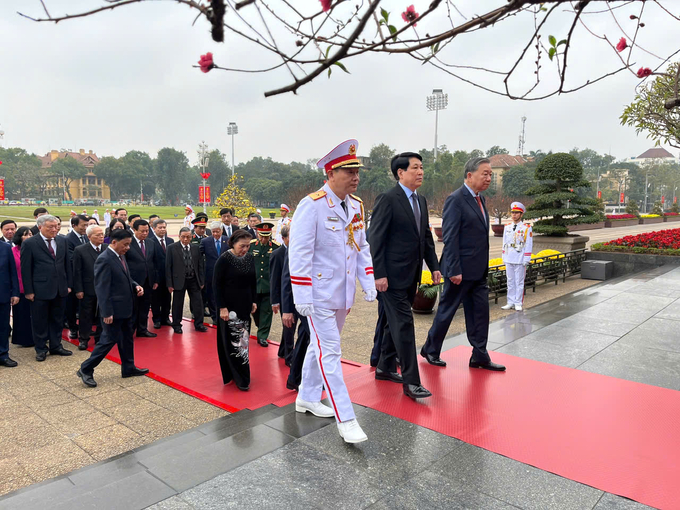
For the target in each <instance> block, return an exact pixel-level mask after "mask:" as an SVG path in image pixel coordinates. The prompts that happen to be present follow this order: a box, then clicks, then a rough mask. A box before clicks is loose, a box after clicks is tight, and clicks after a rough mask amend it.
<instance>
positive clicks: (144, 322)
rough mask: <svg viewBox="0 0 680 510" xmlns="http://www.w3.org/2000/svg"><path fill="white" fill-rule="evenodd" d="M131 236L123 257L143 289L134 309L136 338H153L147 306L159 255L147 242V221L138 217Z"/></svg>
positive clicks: (154, 335) (156, 280)
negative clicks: (149, 326)
mask: <svg viewBox="0 0 680 510" xmlns="http://www.w3.org/2000/svg"><path fill="white" fill-rule="evenodd" d="M132 229H133V237H132V241H131V242H130V250H129V251H128V252H127V255H126V256H125V258H126V259H127V262H128V265H129V266H130V276H131V277H132V279H133V280H134V281H136V282H139V285H140V286H141V287H142V289H144V293H143V294H142V295H141V296H138V297H137V303H136V307H135V310H136V312H137V317H136V319H135V327H136V328H137V333H136V334H137V338H140V337H147V338H154V337H156V336H157V335H156V333H152V332H151V331H149V328H148V322H149V307H150V306H151V292H152V291H153V290H155V289H157V288H158V266H159V264H160V262H159V259H160V256H159V254H158V253H157V252H156V250H155V248H156V246H155V245H154V243H152V242H148V241H147V238H148V237H149V222H148V221H146V220H143V219H141V218H138V219H136V220H135V221H134V223H133V224H132Z"/></svg>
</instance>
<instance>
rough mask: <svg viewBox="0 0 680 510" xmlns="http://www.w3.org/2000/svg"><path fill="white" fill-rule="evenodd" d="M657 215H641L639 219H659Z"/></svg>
mask: <svg viewBox="0 0 680 510" xmlns="http://www.w3.org/2000/svg"><path fill="white" fill-rule="evenodd" d="M660 217H661V216H660V215H659V214H641V215H640V218H660Z"/></svg>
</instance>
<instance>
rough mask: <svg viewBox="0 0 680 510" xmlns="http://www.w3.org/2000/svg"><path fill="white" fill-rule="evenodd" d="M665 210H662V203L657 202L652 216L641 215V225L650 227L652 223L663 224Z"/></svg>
mask: <svg viewBox="0 0 680 510" xmlns="http://www.w3.org/2000/svg"><path fill="white" fill-rule="evenodd" d="M663 220H664V217H663V209H661V202H655V203H654V207H652V212H651V213H650V214H641V215H640V225H649V224H651V223H663Z"/></svg>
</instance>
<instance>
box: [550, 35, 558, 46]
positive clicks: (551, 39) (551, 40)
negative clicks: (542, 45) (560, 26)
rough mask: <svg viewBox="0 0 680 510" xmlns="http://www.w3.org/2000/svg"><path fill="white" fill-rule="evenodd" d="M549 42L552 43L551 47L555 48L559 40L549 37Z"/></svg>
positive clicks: (552, 36)
mask: <svg viewBox="0 0 680 510" xmlns="http://www.w3.org/2000/svg"><path fill="white" fill-rule="evenodd" d="M548 41H550V46H555V45H556V44H557V39H555V36H554V35H551V36H549V37H548Z"/></svg>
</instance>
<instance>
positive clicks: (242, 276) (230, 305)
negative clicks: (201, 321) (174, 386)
mask: <svg viewBox="0 0 680 510" xmlns="http://www.w3.org/2000/svg"><path fill="white" fill-rule="evenodd" d="M251 239H252V236H251V235H250V234H249V233H248V232H247V231H246V230H237V231H236V232H234V233H233V234H232V236H231V237H230V238H229V247H230V249H229V250H228V251H225V252H224V253H222V255H220V258H219V259H217V262H216V263H215V270H214V274H213V289H214V293H215V305H216V307H217V310H218V312H219V315H220V320H219V321H217V355H218V357H219V359H220V368H221V369H222V380H223V381H224V384H228V383H229V382H231V381H232V380H233V381H234V383H235V384H236V387H237V388H238V389H239V390H243V391H246V390H247V389H248V388H249V387H250V364H249V361H248V343H249V340H250V314H251V313H254V312H255V310H256V309H257V305H256V304H255V298H256V296H257V279H256V277H255V261H254V259H253V256H252V254H250V253H248V248H250V240H251Z"/></svg>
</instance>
